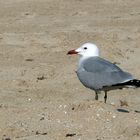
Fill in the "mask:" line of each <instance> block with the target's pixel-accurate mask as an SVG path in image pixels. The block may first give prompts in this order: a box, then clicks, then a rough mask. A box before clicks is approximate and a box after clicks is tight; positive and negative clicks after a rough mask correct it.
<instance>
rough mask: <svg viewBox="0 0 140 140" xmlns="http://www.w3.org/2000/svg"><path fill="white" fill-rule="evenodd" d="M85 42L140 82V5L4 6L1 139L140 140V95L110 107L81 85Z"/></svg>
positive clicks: (111, 97)
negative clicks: (78, 51) (72, 52)
mask: <svg viewBox="0 0 140 140" xmlns="http://www.w3.org/2000/svg"><path fill="white" fill-rule="evenodd" d="M85 42H93V43H95V44H97V45H98V46H99V48H100V50H101V57H103V58H105V59H109V60H110V61H112V62H116V63H117V65H118V66H119V67H121V68H123V69H124V70H126V71H128V72H130V73H132V74H133V75H134V77H135V78H138V79H140V59H139V56H140V46H139V44H140V1H139V0H134V1H132V0H69V1H68V0H40V1H39V0H5V1H4V0H0V85H1V86H0V139H2V140H139V139H140V89H124V90H115V91H110V92H109V93H108V100H107V103H106V104H105V103H104V102H103V101H104V99H103V96H104V94H101V95H100V97H99V101H95V100H94V96H95V94H94V91H92V90H90V89H87V88H85V87H84V86H83V85H82V84H81V83H80V81H79V80H78V78H77V76H76V73H75V70H76V68H77V63H78V59H79V58H78V56H76V55H75V56H67V55H66V53H67V52H68V51H69V50H70V49H74V48H78V47H79V46H80V45H82V44H83V43H85Z"/></svg>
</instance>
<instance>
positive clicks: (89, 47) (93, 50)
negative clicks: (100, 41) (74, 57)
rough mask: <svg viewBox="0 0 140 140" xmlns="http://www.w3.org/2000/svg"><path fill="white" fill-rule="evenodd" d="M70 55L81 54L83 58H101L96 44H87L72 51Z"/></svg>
mask: <svg viewBox="0 0 140 140" xmlns="http://www.w3.org/2000/svg"><path fill="white" fill-rule="evenodd" d="M68 54H79V55H80V56H82V57H94V56H99V49H98V47H97V46H96V45H95V44H92V43H85V44H83V45H82V46H81V47H80V48H78V49H76V50H71V51H69V52H68Z"/></svg>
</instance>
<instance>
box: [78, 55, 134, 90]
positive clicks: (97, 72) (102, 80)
mask: <svg viewBox="0 0 140 140" xmlns="http://www.w3.org/2000/svg"><path fill="white" fill-rule="evenodd" d="M77 75H78V77H79V79H80V81H81V82H82V83H83V84H84V85H85V86H86V87H89V88H91V89H102V88H103V87H104V86H111V85H115V84H118V83H123V82H126V81H129V80H131V79H133V77H132V75H131V74H129V73H127V72H124V71H122V70H121V69H120V68H119V67H118V66H116V65H115V64H113V63H111V62H109V61H106V60H104V59H102V58H100V57H91V58H89V59H87V60H85V61H84V62H83V64H82V66H81V68H80V69H79V70H78V71H77Z"/></svg>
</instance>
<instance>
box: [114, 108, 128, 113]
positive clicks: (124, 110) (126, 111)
mask: <svg viewBox="0 0 140 140" xmlns="http://www.w3.org/2000/svg"><path fill="white" fill-rule="evenodd" d="M117 111H118V112H122V113H129V112H130V111H129V110H127V109H122V108H118V109H117Z"/></svg>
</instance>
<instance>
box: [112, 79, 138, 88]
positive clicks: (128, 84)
mask: <svg viewBox="0 0 140 140" xmlns="http://www.w3.org/2000/svg"><path fill="white" fill-rule="evenodd" d="M113 86H126V87H127V86H128V87H129V86H132V87H136V88H138V87H140V80H137V79H133V80H130V81H127V82H124V83H119V84H116V85H113Z"/></svg>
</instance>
